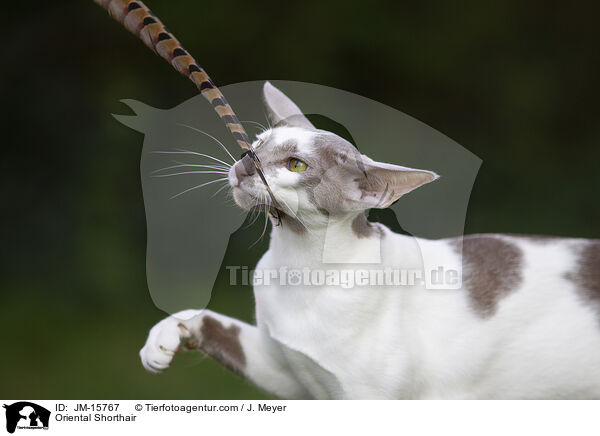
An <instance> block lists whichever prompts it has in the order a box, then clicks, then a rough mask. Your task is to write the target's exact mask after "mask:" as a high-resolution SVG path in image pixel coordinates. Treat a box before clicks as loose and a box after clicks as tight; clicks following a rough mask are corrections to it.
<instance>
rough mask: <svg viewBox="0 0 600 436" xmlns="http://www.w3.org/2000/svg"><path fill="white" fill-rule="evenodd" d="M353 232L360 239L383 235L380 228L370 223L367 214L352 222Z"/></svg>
mask: <svg viewBox="0 0 600 436" xmlns="http://www.w3.org/2000/svg"><path fill="white" fill-rule="evenodd" d="M352 232H353V233H354V234H355V235H356V236H357V237H358V238H369V237H371V236H373V235H374V234H376V233H381V232H380V231H379V227H378V226H377V225H376V224H374V223H372V222H369V220H368V219H367V217H366V216H365V214H362V213H361V214H360V215H358V216H357V217H356V218H354V220H353V221H352Z"/></svg>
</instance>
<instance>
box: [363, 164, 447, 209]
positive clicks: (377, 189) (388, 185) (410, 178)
mask: <svg viewBox="0 0 600 436" xmlns="http://www.w3.org/2000/svg"><path fill="white" fill-rule="evenodd" d="M369 161H370V162H369ZM369 161H363V164H364V171H363V174H362V177H360V178H359V179H358V180H357V181H358V188H359V190H360V191H361V200H362V201H363V202H365V203H366V204H367V205H368V206H369V207H372V208H380V209H383V208H386V207H389V206H390V205H391V204H392V203H394V202H395V201H396V200H398V199H399V198H400V197H402V196H403V195H405V194H407V193H409V192H410V191H412V190H414V189H416V188H418V187H419V186H422V185H424V184H426V183H429V182H432V181H434V180H436V179H437V178H439V176H438V175H437V174H436V173H434V172H433V171H428V170H419V169H414V168H407V167H402V166H399V165H391V164H385V163H380V162H374V161H371V160H370V159H369Z"/></svg>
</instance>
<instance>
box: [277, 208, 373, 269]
mask: <svg viewBox="0 0 600 436" xmlns="http://www.w3.org/2000/svg"><path fill="white" fill-rule="evenodd" d="M380 236H381V230H380V227H379V226H378V225H377V224H373V223H370V222H369V221H368V220H367V218H366V216H365V214H364V213H363V212H360V213H356V214H353V215H347V216H343V217H339V218H335V219H334V218H329V219H326V220H323V221H322V222H319V223H318V224H314V223H313V224H312V225H311V224H302V223H301V222H299V221H298V220H296V219H295V218H290V217H289V216H284V217H283V219H282V221H281V225H279V226H273V230H272V232H271V244H270V248H269V249H270V250H272V251H273V253H275V254H276V255H277V256H285V257H287V258H289V259H290V260H291V261H294V260H298V259H302V260H303V261H306V260H307V259H310V260H312V261H311V263H313V261H314V262H323V261H325V262H327V260H326V259H327V258H328V257H329V256H330V255H331V253H336V252H340V253H347V254H353V253H360V252H364V251H365V249H366V246H367V245H372V242H373V241H374V240H377V241H379V238H380Z"/></svg>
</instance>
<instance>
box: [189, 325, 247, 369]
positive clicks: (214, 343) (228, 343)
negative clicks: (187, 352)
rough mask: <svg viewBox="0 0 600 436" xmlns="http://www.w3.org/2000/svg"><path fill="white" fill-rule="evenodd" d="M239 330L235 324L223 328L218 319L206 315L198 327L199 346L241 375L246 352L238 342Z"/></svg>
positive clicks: (244, 364)
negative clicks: (200, 336)
mask: <svg viewBox="0 0 600 436" xmlns="http://www.w3.org/2000/svg"><path fill="white" fill-rule="evenodd" d="M240 331H241V330H240V328H239V327H238V326H236V325H232V326H231V327H229V328H225V327H224V326H223V324H221V322H220V321H219V320H217V319H215V318H213V317H211V316H208V315H207V316H205V317H204V319H203V320H202V327H201V328H200V332H201V333H202V343H201V344H200V348H201V349H202V350H203V351H204V352H206V354H208V355H209V356H211V357H212V358H213V359H215V360H216V361H217V362H219V363H220V364H221V365H223V366H224V367H226V368H228V369H230V370H231V371H233V372H235V373H236V374H238V375H241V376H243V375H244V368H245V366H246V354H245V353H244V350H243V348H242V344H241V343H240V338H239V336H240Z"/></svg>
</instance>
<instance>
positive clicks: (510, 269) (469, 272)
mask: <svg viewBox="0 0 600 436" xmlns="http://www.w3.org/2000/svg"><path fill="white" fill-rule="evenodd" d="M460 242H461V241H460V239H454V240H451V241H450V243H451V244H452V245H453V246H454V248H455V249H456V251H457V252H458V253H459V254H460V247H461V244H460ZM462 260H463V287H464V288H466V289H467V291H468V292H469V299H470V302H471V306H472V307H473V309H474V310H475V312H477V314H478V315H480V316H481V317H483V318H488V317H491V316H492V315H494V314H495V313H496V311H497V310H498V305H499V303H500V300H501V299H502V298H504V297H505V296H507V295H508V294H510V293H511V292H513V291H514V290H515V289H516V288H517V287H518V286H519V285H520V284H521V282H522V281H523V272H522V264H523V252H522V251H521V249H520V248H519V247H517V246H516V245H514V244H511V243H510V242H507V241H506V240H502V239H500V238H497V237H494V236H491V235H470V236H465V237H464V238H463V239H462Z"/></svg>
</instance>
